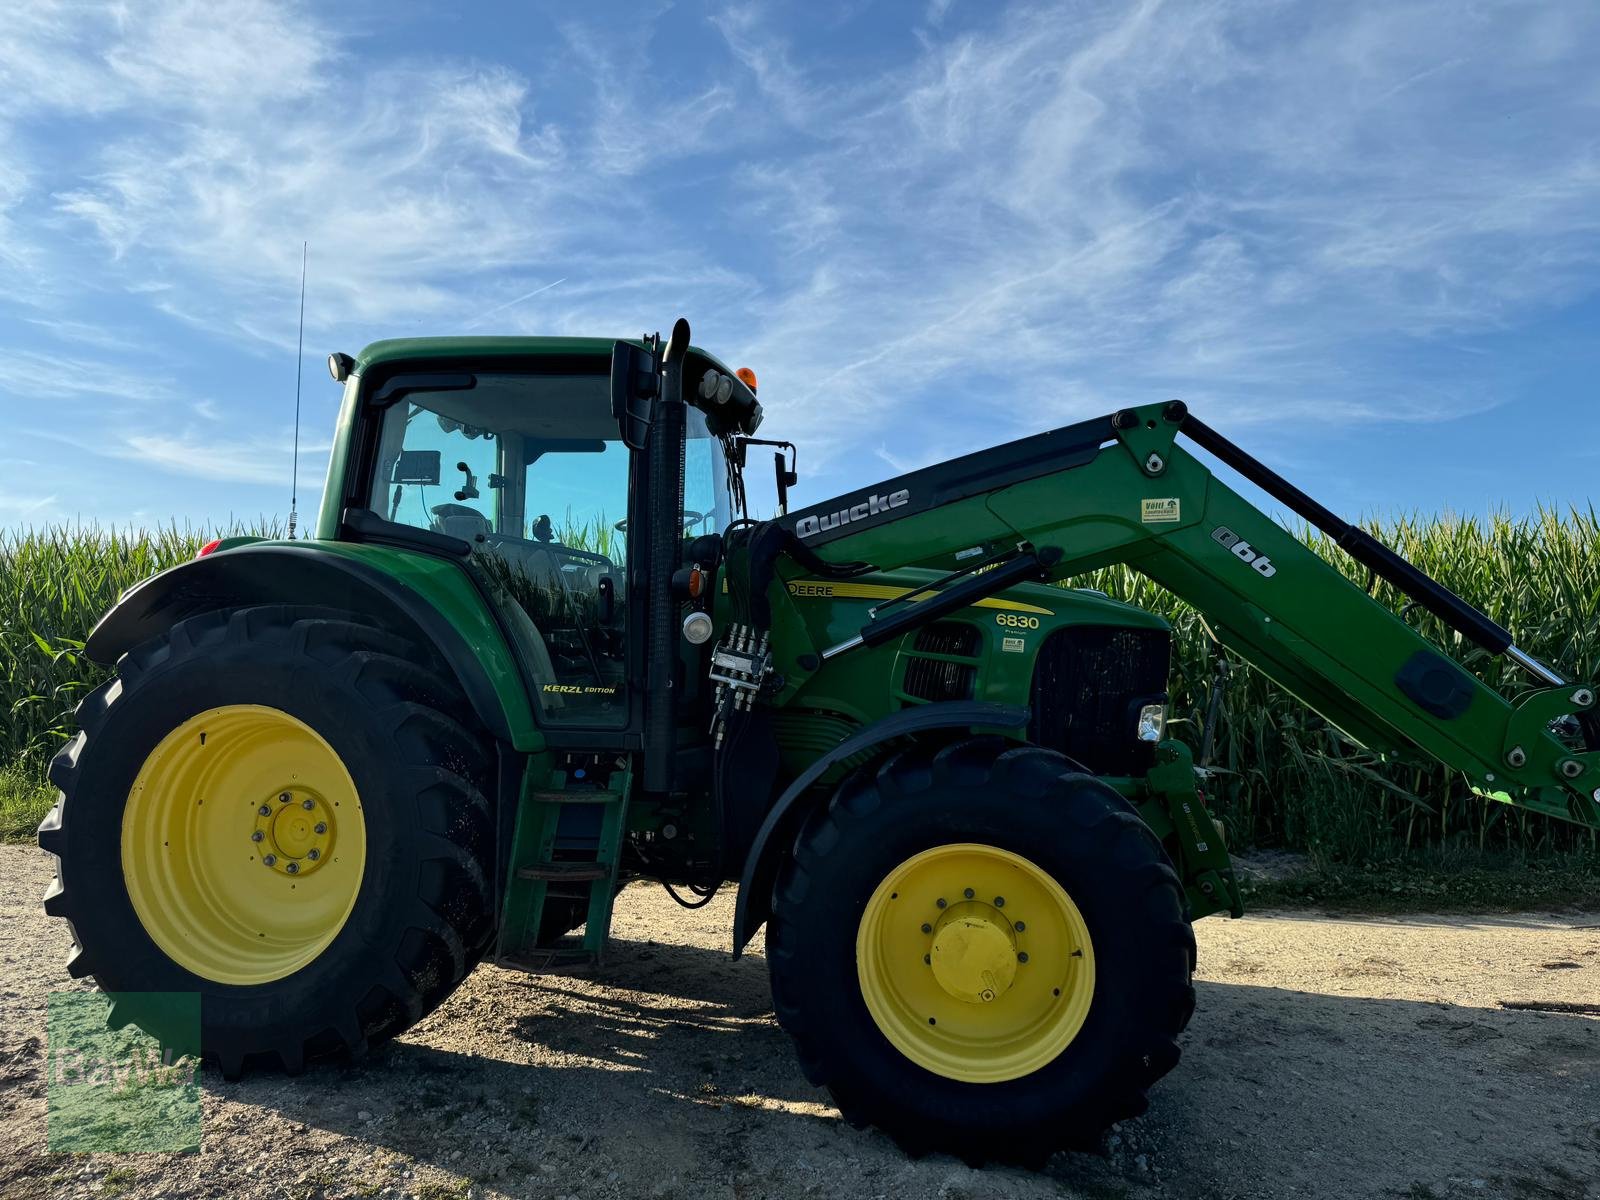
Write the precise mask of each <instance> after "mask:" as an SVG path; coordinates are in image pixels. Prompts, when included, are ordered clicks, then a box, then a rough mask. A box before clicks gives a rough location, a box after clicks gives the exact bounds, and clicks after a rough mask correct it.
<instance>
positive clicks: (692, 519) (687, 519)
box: [611, 508, 709, 533]
mask: <svg viewBox="0 0 1600 1200" xmlns="http://www.w3.org/2000/svg"><path fill="white" fill-rule="evenodd" d="M708 515H709V514H708V513H703V512H695V510H694V509H692V508H686V509H684V510H683V524H684V528H686V529H687V528H688V527H689V526H690V525H698V524H700V522H701V521H704V520H705V519H706V517H707V516H708ZM611 528H613V529H615V530H616V531H617V532H618V533H627V532H628V518H627V517H623V518H622V520H620V521H618V522H617V523H616V524H615V525H613V526H612V527H611Z"/></svg>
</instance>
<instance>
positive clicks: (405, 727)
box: [39, 606, 494, 1077]
mask: <svg viewBox="0 0 1600 1200" xmlns="http://www.w3.org/2000/svg"><path fill="white" fill-rule="evenodd" d="M420 661H423V655H421V654H419V652H418V648H417V647H416V646H415V645H413V644H411V643H410V642H408V641H406V640H404V639H401V638H399V637H396V636H394V635H392V634H390V633H388V632H385V631H382V630H379V629H375V628H373V627H371V626H368V625H365V624H361V623H358V622H357V621H355V620H352V619H350V618H349V617H348V616H344V615H339V614H330V613H327V612H323V611H319V610H308V609H296V608H287V607H278V606H273V607H258V608H247V609H239V610H234V611H231V612H217V613H210V614H205V615H202V616H198V617H194V618H191V619H189V620H186V621H183V622H180V623H179V624H177V625H174V626H173V627H172V628H171V629H170V630H169V631H168V632H167V633H166V634H164V635H162V636H160V637H157V638H154V639H152V640H151V641H148V642H145V643H143V644H141V645H140V646H137V647H135V648H134V649H133V650H131V651H130V652H129V653H128V654H126V655H125V656H124V657H123V659H122V661H121V662H120V663H119V664H118V666H117V676H116V677H115V678H114V679H113V680H112V681H111V682H109V683H107V684H106V685H105V686H103V687H101V688H99V689H98V690H96V691H95V692H93V693H92V694H91V695H90V696H88V697H87V698H86V699H85V700H84V702H83V703H82V704H81V705H80V706H79V710H78V721H79V725H80V732H79V733H78V734H77V736H76V737H74V738H73V740H72V741H70V742H69V743H68V744H67V746H66V747H65V748H64V749H63V750H62V751H61V753H59V754H58V755H57V756H56V758H55V760H54V762H52V764H51V767H50V778H51V781H52V782H53V783H55V785H56V786H57V787H58V788H59V789H60V791H61V795H60V797H59V799H58V800H57V802H56V805H55V808H54V809H52V811H51V812H50V814H49V815H48V816H47V817H46V818H45V821H44V823H43V824H42V825H41V826H40V828H39V844H40V845H41V846H42V847H43V848H44V849H46V850H48V851H50V853H52V854H53V855H55V857H56V860H57V861H56V879H55V882H54V883H53V884H52V885H51V888H50V891H49V893H48V894H47V895H46V898H45V911H46V912H48V913H50V914H51V915H53V916H59V917H64V918H66V919H67V921H68V922H69V923H70V925H71V927H72V933H73V943H74V945H73V951H72V955H71V957H70V958H69V960H68V969H69V970H70V972H71V973H72V974H73V975H74V976H77V977H82V976H85V975H92V976H93V977H94V979H95V981H96V982H97V983H98V984H99V985H100V987H101V988H102V989H104V990H105V991H107V992H110V993H113V994H114V995H115V994H118V993H150V992H158V993H191V994H192V993H198V994H199V996H200V1012H201V1031H200V1033H201V1044H202V1047H203V1049H204V1052H205V1055H206V1057H207V1059H209V1060H211V1061H214V1062H215V1063H216V1064H217V1065H219V1066H220V1067H221V1069H222V1071H223V1073H224V1074H225V1075H227V1076H229V1077H235V1076H237V1075H239V1074H240V1073H241V1072H242V1071H243V1070H245V1069H246V1068H247V1067H250V1066H255V1065H276V1066H281V1067H282V1068H284V1069H285V1070H288V1071H291V1072H292V1071H298V1070H300V1069H301V1068H302V1067H303V1066H304V1065H305V1064H306V1063H307V1062H310V1061H316V1060H320V1059H326V1058H332V1057H339V1056H343V1055H356V1054H360V1053H363V1052H364V1051H365V1050H366V1049H367V1048H368V1046H370V1045H371V1044H373V1043H375V1042H378V1041H381V1040H383V1039H386V1038H390V1037H393V1036H394V1035H395V1034H397V1033H399V1032H401V1031H402V1030H404V1029H405V1028H407V1027H408V1026H410V1025H411V1024H413V1023H415V1022H416V1021H417V1020H419V1019H420V1018H421V1017H422V1016H423V1015H424V1014H425V1013H427V1012H428V1011H430V1010H431V1009H433V1008H434V1007H435V1006H437V1005H438V1004H439V1003H440V1002H441V1001H442V1000H443V999H444V998H445V997H446V996H448V995H449V994H450V992H451V991H452V990H454V988H455V987H456V986H457V985H458V984H459V983H460V982H461V980H462V978H464V976H465V975H466V973H467V972H468V971H469V970H471V968H472V967H473V965H474V964H476V963H477V961H478V960H479V958H480V957H481V956H482V954H483V952H484V950H485V948H486V947H487V945H488V942H489V938H490V935H491V932H492V929H493V924H494V920H493V897H492V895H491V891H492V888H491V884H490V882H489V880H490V879H491V878H492V877H493V872H492V857H491V856H492V852H493V824H492V822H491V820H490V812H489V804H488V801H487V799H486V798H485V796H484V792H483V787H484V782H485V780H486V779H487V777H488V769H487V768H488V759H487V756H486V754H485V750H484V743H483V739H482V738H481V736H480V735H478V734H477V733H475V732H474V731H473V730H472V728H471V725H470V721H471V715H470V710H469V709H468V708H467V706H466V704H465V702H464V700H463V699H462V697H461V696H460V694H459V692H458V691H457V690H456V688H455V686H454V684H453V683H452V682H450V681H447V680H446V679H445V678H444V677H443V676H442V675H441V674H439V673H437V672H436V671H434V670H431V669H428V668H425V667H422V666H420V665H418V663H419V662H420ZM286 797H287V798H286ZM207 805H209V806H210V807H209V808H208V807H206V806H207ZM129 1003H136V1002H134V1001H133V1000H132V999H131V997H130V1001H129ZM147 1007H148V1006H143V1007H142V1008H141V1010H140V1011H138V1012H134V1011H133V1010H132V1009H126V1010H125V1011H123V1010H124V1005H123V1004H122V1003H121V1002H119V1003H118V1005H117V1008H116V1009H114V1010H113V1020H114V1021H115V1020H116V1019H117V1016H118V1012H119V1011H123V1015H124V1018H125V1017H126V1014H127V1013H128V1012H133V1020H134V1021H135V1022H136V1023H140V1024H146V1025H148V1023H147V1021H146V1019H145V1013H144V1008H147ZM150 1031H151V1032H153V1033H157V1034H158V1035H160V1034H161V1033H162V1032H163V1031H161V1030H158V1029H151V1030H150Z"/></svg>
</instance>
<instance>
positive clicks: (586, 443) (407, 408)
mask: <svg viewBox="0 0 1600 1200" xmlns="http://www.w3.org/2000/svg"><path fill="white" fill-rule="evenodd" d="M486 342H491V343H492V344H491V345H486V344H485V343H486ZM619 346H620V347H624V348H625V350H626V351H632V352H637V353H639V354H646V353H648V351H647V350H646V349H645V348H644V346H643V344H640V345H638V346H634V345H633V344H631V343H612V342H609V341H600V340H598V339H585V340H582V341H577V340H574V339H551V338H524V339H513V338H497V339H464V338H462V339H452V338H439V339H426V340H416V341H403V342H381V343H378V344H376V345H374V346H372V347H369V348H368V349H367V350H366V351H365V352H363V354H362V356H361V357H360V359H359V360H356V361H355V363H354V364H353V365H354V366H355V367H356V368H357V370H358V371H359V373H360V377H361V379H362V380H363V382H361V383H360V385H359V388H358V391H359V394H360V397H361V400H360V402H359V403H360V413H361V417H360V419H359V423H358V426H357V428H358V430H359V432H358V438H360V439H361V441H362V443H363V447H364V449H365V450H366V453H365V454H364V455H363V456H362V458H361V462H362V464H363V466H364V467H365V469H364V470H363V469H360V468H358V471H359V475H358V477H357V478H355V479H353V480H351V481H350V482H349V484H348V486H347V489H346V496H345V505H346V508H347V510H348V508H349V507H350V506H352V505H353V506H355V507H356V508H357V509H359V510H364V511H363V512H362V516H363V517H364V518H365V520H364V523H363V522H357V525H358V526H359V527H360V528H361V529H362V533H361V536H362V537H363V538H366V539H372V538H373V537H375V536H376V537H387V538H389V539H391V540H394V541H397V542H403V541H405V540H406V538H407V536H408V534H422V535H423V536H424V537H425V538H427V539H429V540H432V539H435V538H445V539H451V540H452V541H453V542H457V543H461V544H464V545H465V546H466V547H468V549H469V556H470V564H471V566H472V567H473V568H474V574H475V575H476V576H477V577H478V579H479V581H480V582H481V583H482V584H483V585H484V587H485V588H486V590H488V591H489V592H490V593H492V595H493V596H494V598H495V599H496V600H497V601H498V603H497V605H496V608H497V610H498V612H499V613H500V615H501V618H502V620H503V623H504V624H505V626H506V627H507V628H506V632H507V634H508V640H510V641H511V642H512V644H513V645H514V646H516V647H517V649H518V650H519V651H520V656H521V658H522V660H523V663H524V666H525V668H526V675H527V678H528V683H529V685H530V686H529V692H530V695H531V696H532V697H533V698H534V700H535V702H536V706H537V715H538V716H539V718H540V722H541V724H545V725H547V726H560V727H563V728H569V729H593V730H608V731H623V730H627V729H629V728H630V727H636V725H637V722H638V705H637V703H636V701H637V696H636V695H635V694H634V693H635V692H636V691H637V688H636V687H634V686H633V681H634V680H636V679H637V678H638V675H639V672H638V670H637V669H630V659H632V660H633V661H634V662H635V664H637V663H638V661H639V660H638V657H637V656H638V655H639V654H640V653H641V650H640V642H641V637H642V633H643V631H642V629H641V628H640V627H639V622H640V621H641V619H642V605H643V600H644V593H645V590H646V589H645V579H646V576H647V564H646V561H645V560H646V558H647V555H646V553H645V547H646V541H647V539H648V538H649V537H650V536H651V535H652V530H653V529H658V530H659V531H660V532H661V533H662V534H664V535H665V536H666V537H667V538H669V539H670V540H673V541H676V542H680V543H691V542H693V540H694V539H697V538H701V537H707V536H709V535H716V534H720V533H722V532H723V531H724V530H725V529H726V528H727V526H728V524H729V522H730V520H731V509H730V499H729V470H728V463H727V461H726V453H727V451H728V449H729V448H730V447H729V445H728V442H727V438H726V434H727V433H728V422H727V421H726V419H722V420H719V418H724V417H725V414H724V413H722V412H721V411H719V409H720V408H721V407H723V405H719V404H718V400H717V395H716V389H715V385H714V383H713V384H712V385H711V386H708V387H707V388H706V389H705V390H706V391H707V392H708V393H709V395H705V396H702V395H699V394H698V390H691V389H685V391H686V392H689V393H690V396H691V402H690V403H688V404H686V405H684V406H683V414H684V422H683V424H684V429H683V447H684V448H683V459H682V491H681V495H679V496H677V497H676V498H675V499H673V501H672V503H671V508H672V510H673V515H672V517H671V520H670V521H661V520H659V514H657V513H656V512H655V510H656V509H657V508H658V507H660V506H659V504H658V503H657V498H655V497H652V496H651V495H650V494H649V492H650V484H649V481H648V478H647V476H648V472H647V470H646V468H645V464H644V461H643V458H644V456H643V453H642V451H643V442H644V440H645V435H646V434H647V431H648V423H647V420H645V419H642V418H641V417H640V415H639V413H638V412H637V410H636V411H634V412H633V413H630V412H628V411H627V409H626V406H625V405H624V406H621V407H619V405H618V404H617V403H616V401H615V399H614V387H613V359H615V358H617V357H618V352H617V347H619ZM692 357H693V360H694V368H695V369H696V370H697V371H698V372H699V373H700V375H701V376H704V377H707V378H713V377H714V379H715V380H721V379H725V378H729V377H730V376H729V373H728V372H727V368H725V367H722V366H721V364H720V363H716V362H715V360H712V359H710V358H709V357H708V356H706V355H703V354H700V353H698V352H695V353H694V354H693V356H692ZM456 364H460V366H459V367H458V366H457V365H456ZM725 403H726V401H725V400H724V401H723V404H724V405H725ZM708 410H709V411H708ZM673 490H676V489H673ZM341 523H342V525H343V526H344V527H345V528H349V527H350V522H349V521H348V511H347V512H346V514H345V518H344V519H343V520H342V522H341Z"/></svg>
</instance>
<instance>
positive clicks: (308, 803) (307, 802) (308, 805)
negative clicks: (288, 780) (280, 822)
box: [300, 796, 317, 812]
mask: <svg viewBox="0 0 1600 1200" xmlns="http://www.w3.org/2000/svg"><path fill="white" fill-rule="evenodd" d="M316 806H317V802H316V801H315V800H313V799H311V797H309V796H307V797H306V798H305V799H304V800H302V801H300V807H301V808H303V809H305V810H306V811H307V812H310V811H311V810H312V809H313V808H315V807H316Z"/></svg>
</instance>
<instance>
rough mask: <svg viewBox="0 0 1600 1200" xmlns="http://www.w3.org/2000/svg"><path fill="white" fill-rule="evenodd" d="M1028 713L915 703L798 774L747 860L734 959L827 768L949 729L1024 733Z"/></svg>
mask: <svg viewBox="0 0 1600 1200" xmlns="http://www.w3.org/2000/svg"><path fill="white" fill-rule="evenodd" d="M1028 715H1029V714H1028V710H1027V709H1026V708H1017V707H1014V706H1012V705H1009V704H990V703H986V702H984V701H970V700H959V701H956V700H952V701H945V702H941V703H935V704H919V705H917V706H916V707H915V708H905V709H901V710H900V711H899V712H895V713H890V714H889V715H888V716H887V717H884V718H882V719H881V720H878V721H874V722H873V723H872V724H871V725H868V726H866V727H865V728H863V729H860V730H858V731H857V732H855V733H854V734H852V735H851V736H849V737H847V738H845V740H844V741H842V742H840V743H839V744H838V745H837V746H835V747H834V748H833V749H832V750H830V751H828V752H827V753H826V754H824V755H823V756H822V757H821V758H819V759H817V761H816V762H814V763H812V764H811V765H810V766H809V767H807V768H806V769H805V770H804V771H802V772H801V773H800V775H799V776H798V777H797V778H796V779H795V781H794V782H793V783H791V784H790V785H789V786H788V787H787V788H786V789H784V793H783V795H781V796H779V797H778V802H777V803H776V804H774V805H773V806H772V808H771V810H770V811H769V812H768V813H767V819H766V820H765V821H763V822H761V828H760V829H758V830H757V831H756V836H755V840H754V841H753V842H752V843H751V845H750V852H749V854H747V855H746V856H745V860H744V873H743V875H742V876H741V877H740V880H739V899H738V903H737V905H736V907H735V909H734V914H733V956H734V957H735V958H738V957H739V955H740V954H741V953H743V952H744V948H745V946H746V944H747V943H748V942H749V941H750V939H751V938H752V937H754V936H755V932H756V930H758V929H760V928H761V926H762V925H764V924H766V921H767V918H768V917H770V916H771V915H772V884H773V882H774V880H776V879H777V877H778V865H779V863H780V861H781V860H782V857H783V855H784V853H785V852H786V851H787V850H788V849H789V847H790V846H791V845H792V844H793V843H794V838H795V835H796V834H797V833H798V832H799V831H800V823H801V822H802V821H803V820H804V819H805V816H806V813H807V812H809V811H810V810H809V809H808V808H807V806H806V804H805V803H804V800H805V795H806V792H807V791H809V790H810V788H811V786H812V785H813V784H814V783H816V782H817V780H819V779H821V778H822V776H823V775H824V774H826V773H827V771H828V768H829V767H831V766H833V765H834V764H835V763H838V762H842V761H843V760H844V759H847V758H851V757H853V756H854V755H857V754H860V753H861V752H862V751H863V750H870V749H872V748H873V747H874V746H881V745H883V744H884V743H885V742H888V741H891V740H893V739H895V738H901V737H908V736H911V735H914V734H920V733H930V732H934V731H938V730H948V729H1022V728H1024V727H1026V725H1027V724H1028Z"/></svg>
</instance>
